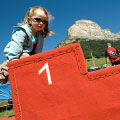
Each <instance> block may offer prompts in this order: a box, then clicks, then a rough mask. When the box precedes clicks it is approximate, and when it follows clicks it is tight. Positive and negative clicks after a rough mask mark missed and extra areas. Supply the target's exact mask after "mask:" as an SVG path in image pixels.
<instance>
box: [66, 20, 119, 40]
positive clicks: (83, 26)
mask: <svg viewBox="0 0 120 120" xmlns="http://www.w3.org/2000/svg"><path fill="white" fill-rule="evenodd" d="M73 38H81V39H82V38H83V39H89V40H96V39H99V40H118V39H120V34H114V33H112V32H111V31H110V30H109V29H102V28H101V27H100V26H99V25H98V24H96V23H95V22H93V21H91V20H77V21H75V23H74V24H73V25H72V26H71V27H70V28H69V29H68V31H67V39H73Z"/></svg>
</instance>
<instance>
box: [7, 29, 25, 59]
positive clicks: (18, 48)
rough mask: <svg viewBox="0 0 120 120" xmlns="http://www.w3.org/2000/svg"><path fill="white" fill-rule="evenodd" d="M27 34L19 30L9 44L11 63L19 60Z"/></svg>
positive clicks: (8, 56) (8, 54)
mask: <svg viewBox="0 0 120 120" xmlns="http://www.w3.org/2000/svg"><path fill="white" fill-rule="evenodd" d="M25 37H26V33H25V32H24V31H23V30H17V31H16V32H14V33H13V34H12V39H11V41H10V43H9V50H8V53H7V58H8V60H9V61H13V60H16V59H19V57H20V55H21V53H22V51H23V45H24V41H25Z"/></svg>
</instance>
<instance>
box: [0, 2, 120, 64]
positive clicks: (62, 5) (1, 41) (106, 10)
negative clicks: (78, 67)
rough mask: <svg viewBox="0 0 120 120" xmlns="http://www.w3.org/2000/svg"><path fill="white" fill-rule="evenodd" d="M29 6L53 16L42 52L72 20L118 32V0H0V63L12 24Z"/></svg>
mask: <svg viewBox="0 0 120 120" xmlns="http://www.w3.org/2000/svg"><path fill="white" fill-rule="evenodd" d="M33 6H42V7H45V8H46V9H47V10H48V11H49V12H50V13H51V14H52V16H53V17H54V20H52V21H51V23H50V29H51V30H52V31H54V32H55V33H56V34H55V35H53V36H51V37H48V38H47V39H45V42H44V48H43V51H48V50H51V49H54V48H55V46H56V45H57V44H58V43H59V42H61V41H63V40H65V39H66V37H67V30H68V29H69V27H70V26H71V25H73V24H74V22H75V21H76V20H81V19H87V20H92V21H94V22H96V23H97V24H98V25H100V26H101V28H103V29H105V28H108V29H110V30H111V31H112V32H113V33H117V32H120V0H19V1H18V0H1V1H0V36H1V37H0V64H1V63H2V62H3V61H4V60H6V58H5V57H4V55H3V49H4V47H5V46H6V44H7V43H8V42H9V41H10V40H11V33H12V30H13V26H16V25H17V23H18V22H21V20H23V19H24V17H25V14H26V12H27V10H28V9H29V8H30V7H33Z"/></svg>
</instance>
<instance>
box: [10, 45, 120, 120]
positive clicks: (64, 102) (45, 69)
mask: <svg viewBox="0 0 120 120" xmlns="http://www.w3.org/2000/svg"><path fill="white" fill-rule="evenodd" d="M8 67H9V77H10V83H11V89H12V96H13V102H14V108H15V117H16V120H119V119H120V66H119V65H117V66H113V67H109V68H105V69H101V70H98V71H94V72H89V73H88V72H87V67H86V62H85V59H84V55H83V52H82V49H81V47H80V44H79V43H76V44H72V45H68V46H65V47H62V48H57V49H54V50H51V51H47V52H43V53H40V54H37V55H33V56H31V57H26V58H23V59H20V60H15V61H12V62H9V63H8Z"/></svg>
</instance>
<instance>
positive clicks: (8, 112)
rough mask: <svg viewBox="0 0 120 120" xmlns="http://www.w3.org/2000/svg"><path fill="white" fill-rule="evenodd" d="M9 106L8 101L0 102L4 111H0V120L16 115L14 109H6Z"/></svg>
mask: <svg viewBox="0 0 120 120" xmlns="http://www.w3.org/2000/svg"><path fill="white" fill-rule="evenodd" d="M7 105H8V100H4V101H1V102H0V108H2V110H0V118H3V117H8V116H13V115H14V109H12V110H7V107H6V106H7Z"/></svg>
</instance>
